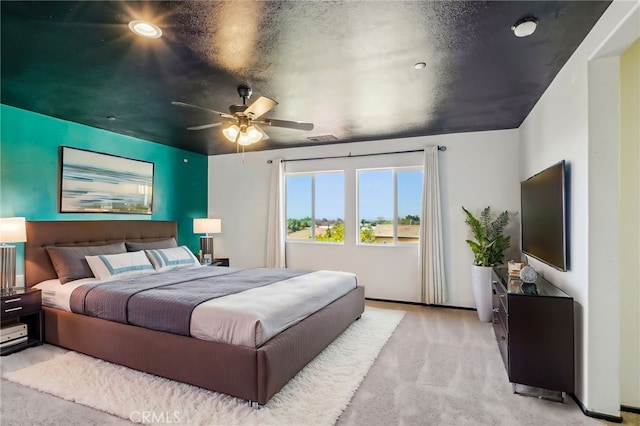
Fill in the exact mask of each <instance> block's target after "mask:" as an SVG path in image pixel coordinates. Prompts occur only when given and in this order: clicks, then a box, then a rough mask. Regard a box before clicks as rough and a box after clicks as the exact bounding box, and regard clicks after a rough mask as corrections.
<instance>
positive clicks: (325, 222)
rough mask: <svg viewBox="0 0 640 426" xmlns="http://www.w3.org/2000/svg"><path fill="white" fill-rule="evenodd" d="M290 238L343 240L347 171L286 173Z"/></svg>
mask: <svg viewBox="0 0 640 426" xmlns="http://www.w3.org/2000/svg"><path fill="white" fill-rule="evenodd" d="M286 194H287V205H286V209H287V239H289V240H312V241H319V242H344V220H343V218H344V173H343V172H323V173H310V174H299V175H298V174H292V175H287V177H286Z"/></svg>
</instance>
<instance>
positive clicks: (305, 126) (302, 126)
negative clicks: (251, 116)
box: [254, 118, 313, 131]
mask: <svg viewBox="0 0 640 426" xmlns="http://www.w3.org/2000/svg"><path fill="white" fill-rule="evenodd" d="M254 123H260V124H265V125H267V126H271V127H284V128H286V129H296V130H306V131H309V130H313V123H305V122H303V121H288V120H277V119H275V118H263V119H262V120H256V121H254Z"/></svg>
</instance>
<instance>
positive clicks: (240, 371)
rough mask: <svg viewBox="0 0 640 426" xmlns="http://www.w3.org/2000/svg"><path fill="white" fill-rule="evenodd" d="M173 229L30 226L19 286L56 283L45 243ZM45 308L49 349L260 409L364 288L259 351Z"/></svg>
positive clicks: (158, 235)
mask: <svg viewBox="0 0 640 426" xmlns="http://www.w3.org/2000/svg"><path fill="white" fill-rule="evenodd" d="M176 231H177V229H176V224H175V222H164V221H129V220H122V221H121V220H118V221H103V220H100V221H42V222H28V223H27V242H26V243H25V284H26V286H27V287H32V286H33V285H35V284H37V283H39V282H41V281H44V280H47V279H54V278H56V272H55V270H54V268H53V265H52V264H51V261H50V260H49V257H48V255H47V253H46V250H45V249H44V247H46V246H51V245H58V246H74V245H100V244H108V243H111V242H116V241H155V240H162V239H166V238H169V237H175V236H176V235H177V232H176ZM43 310H44V321H45V341H46V342H48V343H50V344H53V345H57V346H62V347H65V348H68V349H72V350H74V351H78V352H82V353H85V354H88V355H91V356H94V357H97V358H101V359H104V360H106V361H110V362H114V363H116V364H121V365H124V366H127V367H130V368H134V369H136V370H141V371H145V372H148V373H152V374H155V375H158V376H162V377H166V378H169V379H173V380H177V381H180V382H185V383H190V384H193V385H196V386H200V387H202V388H206V389H210V390H213V391H218V392H222V393H226V394H229V395H233V396H236V397H239V398H243V399H246V400H248V401H250V402H252V403H258V404H261V405H262V404H266V403H267V401H268V400H269V399H270V398H271V397H272V396H273V395H274V394H276V393H277V392H278V391H279V390H280V389H281V388H282V387H283V386H284V385H285V384H286V383H287V382H288V381H289V380H290V379H291V378H293V376H295V375H296V374H297V373H298V371H300V370H301V369H302V368H303V367H304V366H305V365H306V364H307V363H309V361H311V360H312V359H313V358H314V357H315V356H316V355H317V354H319V353H320V352H321V351H322V350H323V349H324V348H325V347H326V346H327V345H329V344H330V343H331V342H332V341H333V340H334V339H335V338H336V337H337V336H339V335H340V334H341V333H342V332H343V331H344V330H345V329H346V328H347V327H348V326H349V325H350V324H351V323H352V322H353V321H355V320H356V319H357V318H358V317H359V316H360V315H361V314H362V313H363V311H364V289H363V288H362V287H357V288H356V289H354V290H352V291H351V292H349V293H347V294H346V295H345V296H343V297H341V298H340V299H338V300H336V301H335V302H333V303H331V304H330V305H328V306H326V307H325V308H323V309H322V310H320V311H318V312H316V313H315V314H313V315H311V316H310V317H308V318H307V319H305V320H303V321H302V322H300V323H298V324H296V325H294V326H292V327H290V328H289V329H287V330H285V331H284V332H282V333H280V334H279V335H277V336H276V337H274V338H272V339H271V340H269V341H268V342H267V343H265V344H264V345H262V346H261V347H259V348H257V349H253V348H248V347H242V346H234V345H229V344H224V343H216V342H209V341H205V340H200V339H196V338H192V337H186V336H180V335H174V334H169V333H164V332H160V331H155V330H149V329H145V328H141V327H135V326H131V325H126V324H121V323H115V322H110V321H105V320H102V319H98V318H93V317H87V316H84V315H78V314H74V313H69V312H66V311H62V310H59V309H55V308H48V307H44V308H43Z"/></svg>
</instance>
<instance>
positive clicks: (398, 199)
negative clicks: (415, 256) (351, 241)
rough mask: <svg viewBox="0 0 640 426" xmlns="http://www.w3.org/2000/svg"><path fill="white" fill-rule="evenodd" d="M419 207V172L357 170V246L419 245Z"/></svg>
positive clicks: (410, 169) (420, 190) (415, 170)
mask: <svg viewBox="0 0 640 426" xmlns="http://www.w3.org/2000/svg"><path fill="white" fill-rule="evenodd" d="M421 204H422V170H420V169H416V168H393V169H372V170H358V225H359V226H360V233H359V234H360V236H359V240H358V242H359V243H361V244H406V243H417V242H419V241H420V213H421V210H422V209H421Z"/></svg>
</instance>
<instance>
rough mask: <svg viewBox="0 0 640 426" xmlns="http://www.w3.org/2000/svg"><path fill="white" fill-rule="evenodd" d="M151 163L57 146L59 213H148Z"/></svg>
mask: <svg viewBox="0 0 640 426" xmlns="http://www.w3.org/2000/svg"><path fill="white" fill-rule="evenodd" d="M152 201H153V163H150V162H146V161H140V160H132V159H129V158H123V157H118V156H115V155H110V154H103V153H99V152H93V151H86V150H83V149H77V148H70V147H67V146H63V147H60V212H61V213H132V214H151V213H152V211H153V209H152V207H153V202H152Z"/></svg>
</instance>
